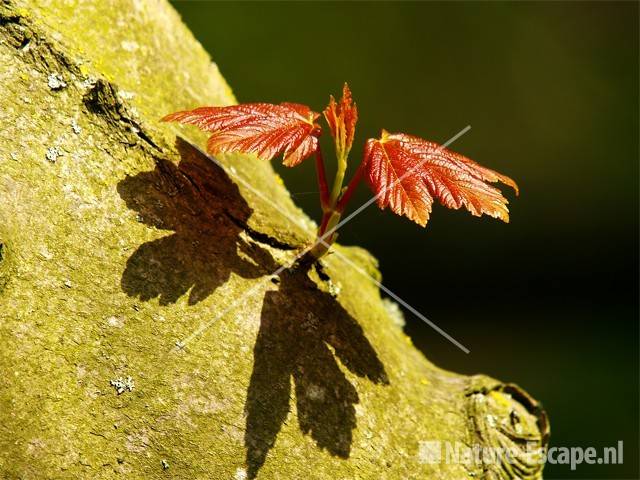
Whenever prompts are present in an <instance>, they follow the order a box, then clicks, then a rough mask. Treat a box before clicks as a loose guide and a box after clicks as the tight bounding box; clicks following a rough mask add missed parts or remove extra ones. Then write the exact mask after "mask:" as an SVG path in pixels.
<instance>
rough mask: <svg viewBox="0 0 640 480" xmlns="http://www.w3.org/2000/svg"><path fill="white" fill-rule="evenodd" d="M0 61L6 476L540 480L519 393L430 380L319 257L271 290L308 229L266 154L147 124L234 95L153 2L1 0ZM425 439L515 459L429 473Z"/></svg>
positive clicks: (0, 462)
mask: <svg viewBox="0 0 640 480" xmlns="http://www.w3.org/2000/svg"><path fill="white" fill-rule="evenodd" d="M34 3H35V2H34ZM214 23H215V19H212V24H214ZM221 48H225V46H221ZM226 48H229V46H227V47H226ZM0 65H1V67H0V125H2V127H1V128H0V341H1V342H2V348H1V349H0V477H2V478H9V479H12V478H23V479H29V478H34V479H36V478H37V479H39V478H111V477H115V476H117V475H126V476H127V478H161V477H162V478H164V477H171V478H216V479H217V478H221V479H227V478H251V477H255V476H257V477H258V478H265V479H268V478H302V477H305V476H306V477H309V478H345V479H346V478H389V479H405V478H415V479H418V478H441V479H451V480H454V479H455V480H458V479H461V478H467V477H474V478H483V476H484V477H486V478H539V477H540V476H541V470H542V469H541V465H539V464H537V463H536V462H535V455H533V456H529V455H527V453H526V448H525V445H526V444H527V443H531V444H532V445H533V446H538V447H539V446H541V445H544V444H545V443H546V439H547V434H548V427H547V423H546V418H545V415H544V412H543V411H542V410H541V409H540V408H539V406H538V405H537V404H536V402H535V401H534V400H532V399H531V398H529V397H528V396H527V395H526V394H525V393H524V392H522V391H521V390H520V389H518V388H517V387H516V386H514V385H510V384H502V383H500V382H498V381H496V380H493V379H491V378H489V377H485V376H472V377H467V376H462V375H457V374H454V373H450V372H447V371H444V370H441V369H439V368H437V367H435V366H433V365H432V364H431V363H429V362H428V361H427V360H426V359H425V358H424V357H423V355H422V354H421V353H419V352H418V351H417V350H416V349H415V348H414V347H413V346H412V345H411V341H410V340H409V339H408V338H407V337H406V335H404V333H403V332H402V328H401V326H400V325H399V322H398V321H394V318H395V317H396V315H395V314H394V313H393V308H390V307H389V304H388V303H386V302H385V301H382V299H381V297H380V294H379V291H378V289H377V288H376V286H375V285H374V284H373V283H372V282H371V280H370V279H368V278H367V277H365V276H363V275H362V274H361V273H359V272H357V271H356V270H354V269H352V268H350V267H349V266H347V265H346V264H344V263H343V262H341V260H340V259H339V258H335V256H333V257H332V256H329V257H328V258H327V260H326V261H325V262H324V265H323V270H322V271H319V270H318V268H316V267H311V268H307V269H305V268H302V267H300V268H296V269H288V270H284V271H283V272H281V273H280V275H277V276H273V275H271V273H272V272H273V271H274V270H276V269H277V268H278V267H279V266H281V265H283V264H285V263H286V262H288V261H290V260H291V259H293V258H294V257H295V255H296V254H297V253H298V251H300V250H301V249H302V248H304V247H305V246H306V245H308V244H309V242H310V241H312V239H313V234H314V233H313V232H314V224H313V222H311V221H310V220H309V219H308V218H307V217H306V216H305V215H304V214H303V213H302V212H301V211H300V210H299V209H298V208H296V206H295V205H294V204H293V202H292V201H291V199H290V197H289V194H288V192H287V190H286V189H285V188H284V186H283V185H282V182H281V181H280V179H279V178H278V177H277V175H276V174H275V173H274V172H273V170H272V168H271V166H270V165H269V164H268V163H267V162H258V161H256V160H253V159H247V158H245V157H242V156H232V155H229V156H225V157H223V158H221V159H220V160H221V162H222V164H223V165H224V168H221V167H219V166H217V165H215V164H214V163H212V162H211V161H209V159H208V158H207V157H205V156H203V155H202V154H201V153H199V152H198V150H196V149H195V148H193V146H192V144H198V143H201V142H202V140H203V137H202V135H201V134H199V133H198V132H195V131H193V130H185V131H183V132H181V133H180V135H181V136H183V137H184V138H186V139H188V141H183V140H180V139H178V140H177V141H176V131H175V130H174V129H172V127H170V126H167V125H164V124H160V123H159V122H158V118H160V117H161V116H162V115H164V114H166V113H168V112H172V111H175V110H178V109H184V108H188V107H193V106H196V105H203V104H209V105H221V104H228V103H232V102H234V98H233V95H232V93H231V91H230V89H229V87H228V86H227V84H226V83H225V82H224V80H223V78H222V77H221V76H220V74H219V73H218V70H217V68H216V66H215V65H214V64H212V63H211V60H210V58H209V57H208V55H207V53H206V52H205V51H204V50H203V49H202V48H201V46H200V45H199V44H198V43H197V42H196V41H195V40H194V38H193V37H192V35H191V34H190V33H189V31H188V30H187V29H186V28H185V27H184V25H183V24H182V23H181V21H180V19H179V17H178V16H177V14H176V13H175V12H174V11H173V9H172V8H171V7H170V6H169V5H168V4H167V3H164V2H163V1H154V0H136V1H133V2H131V1H129V0H109V1H100V2H88V1H79V0H76V1H65V0H51V1H48V2H38V5H32V4H30V3H29V2H22V1H17V0H16V1H8V2H7V1H5V2H3V3H0ZM236 175H238V176H240V177H242V178H244V179H245V180H246V181H248V182H249V183H250V184H251V185H254V186H255V187H257V188H258V189H260V190H262V191H264V192H268V195H269V197H270V199H271V200H272V201H273V202H274V203H275V205H276V206H275V207H274V206H272V205H271V204H267V203H265V202H264V201H263V200H262V199H261V198H260V197H259V196H257V195H256V194H255V193H253V192H252V191H250V190H248V189H246V188H244V187H243V185H242V182H240V183H239V182H236V181H234V180H233V177H235V176H236ZM281 212H285V213H287V214H288V215H289V216H290V217H292V218H294V219H297V221H295V222H294V221H290V220H287V218H286V217H285V216H283V215H281ZM300 225H302V226H300ZM335 248H337V249H339V250H340V251H341V252H342V253H343V254H344V255H346V256H348V257H349V259H350V260H351V261H353V262H355V263H357V264H358V265H359V266H360V267H361V268H362V269H364V270H366V271H367V272H369V273H370V275H372V276H374V277H376V278H378V277H379V273H378V272H377V269H376V263H375V260H374V259H373V258H372V257H371V256H370V255H369V254H368V253H367V252H365V251H363V250H361V249H358V248H345V247H341V246H336V247H335ZM248 289H253V290H252V291H253V294H252V295H251V296H249V297H248V298H246V299H245V300H243V301H242V303H241V305H239V306H236V307H235V308H232V309H229V307H233V306H234V302H235V301H236V299H237V298H239V297H241V296H242V295H243V293H244V292H246V291H247V290H248ZM221 314H223V315H222V317H221V318H219V319H218V316H219V315H221ZM396 320H397V319H396ZM193 332H198V335H197V337H194V338H193V340H192V341H190V342H189V343H188V344H187V345H186V346H185V347H184V348H182V349H180V348H178V349H176V348H175V343H176V342H177V341H181V340H183V339H185V338H192V337H190V335H192V334H193ZM128 377H131V382H132V383H131V382H129V381H128ZM118 378H122V379H123V380H124V383H125V384H128V385H129V386H132V389H131V390H129V389H127V388H124V391H122V393H121V394H118V392H117V391H116V388H115V387H114V386H113V385H112V384H111V382H112V380H117V379H118ZM429 440H436V441H441V442H452V443H455V442H459V444H465V445H468V446H472V445H478V446H483V447H487V446H502V447H506V446H508V447H514V448H516V451H517V452H519V453H518V455H517V457H518V458H517V459H516V460H517V461H515V462H513V463H511V464H509V463H507V462H498V463H497V464H494V465H484V466H483V465H479V464H477V463H473V462H466V463H465V462H462V463H454V464H447V463H444V462H436V463H430V462H428V461H426V460H427V459H426V458H425V456H424V455H425V453H426V450H424V448H425V445H426V444H422V451H421V442H422V441H429Z"/></svg>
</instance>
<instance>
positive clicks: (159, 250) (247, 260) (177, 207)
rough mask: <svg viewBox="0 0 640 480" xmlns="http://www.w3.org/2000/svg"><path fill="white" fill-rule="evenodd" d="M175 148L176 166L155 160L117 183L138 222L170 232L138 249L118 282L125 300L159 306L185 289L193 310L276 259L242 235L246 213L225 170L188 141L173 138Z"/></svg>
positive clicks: (248, 211)
mask: <svg viewBox="0 0 640 480" xmlns="http://www.w3.org/2000/svg"><path fill="white" fill-rule="evenodd" d="M176 146H177V149H178V152H179V153H180V163H179V164H178V165H177V166H176V165H175V164H173V163H171V162H169V161H167V160H158V161H157V162H156V168H155V169H154V170H152V171H148V172H142V173H139V174H137V175H135V176H132V177H127V178H125V179H124V180H122V181H121V182H120V183H119V184H118V193H119V194H120V196H121V198H122V199H123V200H124V201H125V203H126V204H127V206H128V207H129V208H130V209H132V210H134V211H135V212H137V214H138V220H139V221H140V222H141V223H143V224H145V225H148V226H151V227H154V228H158V229H162V230H171V231H173V234H171V235H168V236H164V237H161V238H158V239H155V240H151V241H149V242H146V243H144V244H142V245H141V246H140V247H138V249H137V250H136V251H135V252H134V253H133V254H132V255H131V256H130V257H129V259H128V260H127V265H126V268H125V270H124V272H123V274H122V278H121V282H120V284H121V288H122V290H123V291H124V292H125V293H126V294H127V295H129V296H131V297H136V298H140V299H141V300H143V301H148V300H151V299H153V298H158V300H159V303H160V304H161V305H168V304H171V303H175V302H176V301H177V300H178V299H179V298H180V297H182V296H183V295H185V294H187V292H188V293H189V297H188V303H189V304H190V305H194V304H196V303H198V302H200V301H202V300H204V299H205V298H207V297H208V296H209V295H211V294H212V293H213V292H214V291H215V290H216V289H217V288H218V287H220V286H222V285H223V284H224V283H225V282H227V280H228V279H229V276H230V274H231V272H234V273H236V274H238V275H240V276H242V277H244V278H258V277H261V276H263V275H266V274H268V273H270V272H271V271H273V270H269V268H270V266H273V265H274V264H275V262H274V261H273V259H272V258H271V255H270V254H269V252H268V251H267V250H265V249H262V248H260V247H259V246H257V245H256V244H255V243H253V242H251V243H249V242H245V241H243V240H242V239H241V238H240V236H239V235H240V233H241V232H242V228H241V224H242V223H244V222H246V220H247V219H248V218H249V217H250V216H251V213H252V209H251V208H250V207H249V205H248V204H247V203H246V201H245V200H244V198H243V197H242V195H241V194H240V191H239V190H238V187H237V186H236V185H235V184H234V183H233V182H232V181H231V179H230V178H229V177H228V176H227V174H226V173H225V172H224V170H223V169H222V168H220V167H219V166H218V165H216V164H215V163H213V162H212V161H211V160H209V159H208V158H207V157H206V156H204V155H202V154H201V153H200V152H199V151H198V150H196V149H195V148H193V147H192V146H191V145H189V144H188V143H187V142H185V141H183V140H181V139H178V140H177V142H176ZM239 224H240V225H239ZM273 268H274V269H275V268H276V267H275V266H274V267H273Z"/></svg>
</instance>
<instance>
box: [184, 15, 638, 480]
mask: <svg viewBox="0 0 640 480" xmlns="http://www.w3.org/2000/svg"><path fill="white" fill-rule="evenodd" d="M174 5H175V6H176V8H177V9H178V11H179V12H180V13H181V14H182V16H183V18H184V20H185V21H186V23H187V24H188V25H189V27H190V28H191V29H192V30H193V32H194V34H195V35H196V37H197V38H198V39H199V40H200V41H201V42H202V43H203V44H204V46H205V48H206V49H207V50H208V51H209V52H210V53H211V55H212V57H213V58H214V60H215V61H216V63H217V64H218V66H219V67H220V69H221V71H222V73H223V75H225V77H226V78H227V80H228V81H229V83H230V85H231V86H232V87H233V89H234V91H235V93H236V96H237V98H238V100H239V101H240V102H250V101H266V102H274V103H277V102H281V101H293V102H300V103H304V104H308V105H310V106H311V107H312V108H313V109H314V110H316V111H321V110H322V109H323V108H324V106H325V104H326V102H327V99H328V95H329V94H330V93H333V94H334V95H338V94H339V93H340V89H341V86H342V83H343V82H344V81H348V82H349V84H350V86H351V88H352V91H353V93H354V97H355V99H356V101H357V103H358V107H359V110H360V115H361V120H360V122H359V124H358V133H357V140H356V145H355V146H354V150H353V152H352V156H351V158H352V166H354V164H356V163H357V162H356V160H359V158H360V156H361V154H362V148H361V145H362V144H363V142H364V139H366V138H369V137H371V136H377V135H378V132H379V130H380V128H386V129H388V130H390V131H402V132H406V133H411V134H415V135H419V136H422V137H424V138H427V139H430V140H433V141H437V142H440V143H443V142H445V141H446V140H448V139H449V138H450V137H452V136H453V135H454V134H456V133H457V132H458V131H460V130H461V129H462V128H464V127H465V126H466V125H471V126H472V130H471V131H470V132H469V133H467V134H466V135H465V136H463V137H462V138H460V139H459V140H457V141H456V142H455V143H454V144H453V145H452V146H451V148H452V149H453V150H456V151H459V152H461V153H463V154H465V155H467V156H469V157H471V158H473V159H475V160H476V161H478V162H480V163H482V164H483V165H486V166H488V167H490V168H494V169H496V170H498V171H500V172H503V173H506V174H507V175H510V176H512V177H513V178H514V179H516V181H517V182H518V183H519V185H520V187H521V195H520V197H519V198H516V197H514V195H513V194H512V192H507V195H508V197H509V199H510V200H511V216H512V220H511V223H510V224H509V225H506V224H503V223H501V222H498V221H496V220H493V219H490V218H487V217H483V218H481V219H478V218H475V217H471V216H470V215H468V214H467V213H463V212H457V211H450V210H445V209H444V208H439V207H436V208H435V209H434V212H433V215H432V218H431V221H430V222H429V224H428V226H427V228H426V230H422V229H421V228H420V227H418V226H417V225H415V224H413V223H412V222H410V221H408V220H407V219H405V218H400V217H396V216H394V215H392V214H390V213H386V212H385V213H383V212H380V211H379V210H378V209H377V208H376V207H371V208H369V209H368V210H366V211H365V212H363V213H362V214H361V215H360V216H359V217H357V219H355V220H354V221H353V222H351V223H349V224H348V225H346V226H345V228H344V229H343V230H342V231H341V237H340V241H341V242H342V243H344V244H357V245H361V246H363V247H365V248H367V249H369V250H370V251H371V252H373V253H374V254H375V255H376V256H377V257H378V258H379V260H380V266H381V270H382V272H383V276H384V278H383V282H384V284H385V285H386V286H387V287H389V288H390V289H391V290H393V291H394V292H396V293H397V294H399V295H400V296H401V297H402V298H404V299H405V300H406V301H407V302H409V303H410V304H411V305H413V306H414V307H415V308H416V309H418V310H419V311H420V312H422V313H423V314H425V315H426V316H427V317H428V318H430V319H431V320H433V321H434V322H436V323H437V324H438V325H439V326H441V327H442V328H444V329H445V330H446V331H448V332H449V333H450V334H452V335H453V336H454V337H455V338H456V339H458V340H459V341H461V342H462V343H463V344H465V345H466V346H467V347H469V348H470V350H471V353H470V354H468V355H465V354H464V353H462V352H461V351H460V350H458V349H457V348H456V347H454V346H453V345H452V344H450V343H449V342H448V341H447V340H445V339H444V338H442V337H441V336H439V335H438V334H437V333H436V332H434V331H433V330H431V329H430V328H429V327H428V326H426V325H425V324H423V323H422V322H421V321H420V320H419V319H417V318H415V317H414V316H412V315H411V314H410V313H408V312H406V317H407V332H408V333H409V334H410V335H411V336H412V337H413V339H414V342H415V343H416V344H417V345H418V346H419V347H420V348H421V349H422V350H423V351H424V353H425V355H426V356H427V357H428V358H429V359H430V360H432V361H434V362H435V363H436V364H438V365H439V366H441V367H444V368H446V369H449V370H455V371H458V372H465V373H477V372H483V373H487V374H490V375H492V376H495V377H498V378H500V379H503V380H512V381H516V382H517V383H519V384H520V385H522V386H523V387H525V388H526V389H527V390H528V391H529V392H530V393H532V394H533V395H534V396H535V397H536V398H538V399H541V400H543V402H544V406H545V408H546V409H547V411H548V413H549V415H550V417H551V425H552V436H551V444H552V445H555V446H567V447H570V446H583V447H588V446H594V447H604V446H614V445H616V443H617V441H618V440H623V441H624V442H625V443H624V447H625V459H624V464H623V465H617V466H615V465H614V466H598V465H593V466H589V465H585V464H583V465H580V466H578V468H577V470H576V471H574V472H572V471H571V470H570V469H569V467H568V466H564V465H558V466H554V465H548V466H547V467H546V470H545V472H546V475H545V476H546V477H547V478H562V479H564V478H638V378H639V376H638V128H639V125H638V105H639V103H638V4H637V3H617V4H615V3H604V2H603V3H577V2H576V3H563V2H550V3H464V2H463V3H342V4H333V3H314V4H311V3H291V2H287V3H213V2H211V3H209V2H176V3H174ZM331 151H332V149H331V146H330V145H329V144H327V145H326V146H325V152H326V153H325V156H326V157H328V158H329V159H330V158H332V157H331V155H329V152H331ZM274 164H275V165H277V167H276V168H278V171H279V172H280V173H281V175H282V176H283V177H284V179H285V182H286V184H287V186H288V187H289V189H290V191H291V192H292V193H294V198H295V199H296V201H297V202H298V204H299V205H301V206H302V207H303V208H304V209H305V210H306V211H307V212H308V213H309V214H310V215H312V216H314V217H316V218H319V211H318V206H317V205H318V198H317V195H316V194H314V193H308V192H315V191H317V188H316V184H315V173H314V165H313V162H312V161H308V162H306V163H305V164H303V165H302V166H300V167H299V168H297V169H293V170H289V169H285V168H284V167H282V166H281V165H278V164H277V162H276V163H274ZM369 197H370V193H369V191H368V190H367V189H366V187H364V186H362V187H361V188H360V189H359V192H358V196H357V198H356V199H355V200H354V202H353V207H352V208H355V207H356V206H357V205H359V204H361V203H363V202H364V201H366V200H367V199H368V198H369Z"/></svg>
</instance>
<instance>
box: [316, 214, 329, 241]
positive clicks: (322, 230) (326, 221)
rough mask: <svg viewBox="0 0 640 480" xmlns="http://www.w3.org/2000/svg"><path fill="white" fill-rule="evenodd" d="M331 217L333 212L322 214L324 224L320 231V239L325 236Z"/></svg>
mask: <svg viewBox="0 0 640 480" xmlns="http://www.w3.org/2000/svg"><path fill="white" fill-rule="evenodd" d="M330 217H331V212H330V211H326V212H324V213H323V214H322V222H321V223H320V229H319V230H318V237H321V236H322V235H324V232H325V231H326V230H327V223H329V218H330Z"/></svg>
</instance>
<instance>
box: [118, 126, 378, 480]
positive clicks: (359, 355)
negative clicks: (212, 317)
mask: <svg viewBox="0 0 640 480" xmlns="http://www.w3.org/2000/svg"><path fill="white" fill-rule="evenodd" d="M177 149H178V151H179V153H180V163H179V164H178V165H177V166H176V165H175V164H173V163H171V162H169V161H166V160H158V161H157V163H156V168H155V169H154V170H152V171H148V172H142V173H139V174H137V175H135V176H132V177H127V178H125V179H124V180H122V181H121V182H120V183H119V184H118V187H117V188H118V193H119V194H120V196H121V198H122V199H123V200H124V201H125V203H126V205H127V206H128V207H129V208H130V209H132V210H133V211H135V212H137V214H138V219H139V221H140V222H141V223H143V224H145V225H148V226H150V227H153V228H157V229H161V230H169V231H173V233H171V234H169V235H167V236H164V237H161V238H158V239H155V240H150V241H148V242H146V243H143V244H142V245H141V246H140V247H138V248H137V249H136V251H135V252H134V253H133V254H132V255H131V256H130V257H129V259H128V260H127V264H126V267H125V270H124V272H123V274H122V278H121V288H122V289H123V291H124V292H125V293H126V294H128V295H129V296H131V297H135V298H140V299H141V300H143V301H148V300H151V299H154V298H158V299H159V303H160V304H161V305H167V304H171V303H175V302H176V301H177V300H178V299H179V298H180V297H182V296H183V295H186V294H188V295H189V296H188V302H189V304H191V305H193V304H196V303H198V302H200V301H202V300H204V299H205V298H206V297H207V296H209V295H211V294H212V293H213V292H214V291H215V290H216V288H218V287H220V286H221V285H223V284H224V283H225V282H226V281H227V280H228V278H229V275H230V274H231V272H233V273H235V274H238V275H240V276H242V277H244V278H259V277H263V276H265V275H269V274H271V273H272V272H274V271H275V270H276V269H278V267H279V265H278V264H277V262H276V261H275V260H274V259H273V257H272V256H271V254H270V253H269V252H268V251H267V250H266V249H264V248H261V247H260V246H259V245H258V244H257V243H256V242H253V241H248V242H247V241H245V240H243V239H242V238H241V237H240V234H241V232H242V231H243V228H242V225H243V224H244V223H246V221H247V220H248V218H249V217H250V216H251V213H252V209H251V208H250V207H249V206H248V204H247V203H246V201H245V200H244V198H243V197H242V195H241V194H240V192H239V190H238V187H237V186H236V185H235V184H234V183H233V182H232V181H231V179H230V178H229V177H228V176H227V174H226V173H225V172H224V171H223V170H222V169H221V168H220V167H219V166H217V165H216V164H215V163H213V162H212V161H211V160H210V159H208V158H207V157H206V156H205V155H203V154H202V153H200V152H199V151H198V150H196V149H195V148H193V147H192V146H191V145H189V144H188V143H186V142H185V141H183V140H180V139H178V141H177ZM310 265H311V263H310V262H307V261H301V262H299V264H297V265H296V266H295V267H292V268H289V269H287V270H283V271H282V272H280V274H279V275H278V277H276V278H274V280H275V281H277V283H278V286H277V287H276V288H277V290H275V291H268V292H267V293H266V295H265V298H264V302H263V307H262V314H261V321H260V328H259V332H258V336H257V339H256V344H255V347H254V365H253V372H252V374H251V379H250V385H249V387H248V390H247V398H246V403H245V414H246V430H245V437H244V442H245V449H246V464H247V470H248V476H249V478H255V476H256V475H257V473H258V471H259V469H260V468H261V467H262V465H263V464H264V462H265V460H266V457H267V454H268V453H269V450H270V449H271V448H272V447H273V446H274V445H275V442H276V438H277V436H278V433H279V432H280V429H281V428H282V425H283V424H284V422H285V421H286V418H287V416H288V414H289V411H290V397H291V396H292V395H291V394H292V392H291V383H292V381H291V379H293V384H294V391H295V398H296V409H297V416H298V423H299V426H300V429H301V431H302V432H303V433H304V434H306V435H310V436H311V438H313V440H314V441H315V442H316V444H317V445H318V447H320V448H322V449H325V450H327V451H328V452H329V453H330V454H332V455H334V456H338V457H341V458H348V457H349V454H350V451H351V442H352V437H353V430H354V429H355V428H356V416H355V405H356V404H357V403H358V402H359V397H358V393H357V391H356V389H355V387H354V386H353V385H352V384H351V383H350V382H349V380H348V379H347V377H346V376H345V374H344V373H343V370H342V369H341V367H340V366H339V364H338V359H339V361H340V362H341V363H342V365H343V366H344V367H345V368H347V369H348V370H350V371H351V372H352V373H354V374H355V375H357V376H359V377H363V378H367V379H369V380H370V381H372V382H374V383H378V384H387V383H388V380H387V375H386V373H385V370H384V366H383V365H382V363H381V361H380V360H379V358H378V356H377V354H376V352H375V350H374V349H373V347H372V345H371V344H370V343H369V341H368V340H367V338H366V337H365V335H364V332H363V330H362V328H361V327H360V325H359V324H358V322H357V321H356V320H355V319H354V318H353V317H352V316H351V315H350V314H349V313H348V312H347V311H346V310H345V309H344V308H343V307H342V306H341V305H340V303H339V302H338V300H337V299H336V298H335V297H333V296H332V295H330V294H329V293H326V292H324V291H322V290H321V289H320V288H319V287H318V284H317V283H316V282H315V281H314V280H312V279H311V277H310V276H309V268H310Z"/></svg>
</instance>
